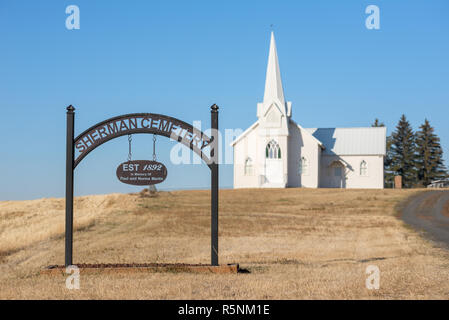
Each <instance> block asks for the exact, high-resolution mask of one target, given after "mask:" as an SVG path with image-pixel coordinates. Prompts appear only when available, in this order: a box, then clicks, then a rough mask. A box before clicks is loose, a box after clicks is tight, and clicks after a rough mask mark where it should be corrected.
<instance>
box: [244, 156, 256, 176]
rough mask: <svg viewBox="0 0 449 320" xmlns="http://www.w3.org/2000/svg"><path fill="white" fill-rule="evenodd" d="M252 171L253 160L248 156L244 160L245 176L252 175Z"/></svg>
mask: <svg viewBox="0 0 449 320" xmlns="http://www.w3.org/2000/svg"><path fill="white" fill-rule="evenodd" d="M253 172H254V171H253V160H252V159H251V158H249V157H248V158H246V161H245V176H252V175H253Z"/></svg>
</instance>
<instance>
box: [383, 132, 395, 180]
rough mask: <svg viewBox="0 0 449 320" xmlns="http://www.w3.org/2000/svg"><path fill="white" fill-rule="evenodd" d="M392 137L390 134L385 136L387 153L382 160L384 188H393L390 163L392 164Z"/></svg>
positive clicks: (392, 174)
mask: <svg viewBox="0 0 449 320" xmlns="http://www.w3.org/2000/svg"><path fill="white" fill-rule="evenodd" d="M392 141H393V138H392V137H391V136H388V137H387V142H386V143H387V148H386V149H387V150H386V151H387V153H386V156H385V160H384V168H385V179H384V180H385V187H386V188H393V187H394V176H395V173H394V172H393V171H392V168H391V164H392V158H393V155H392V152H391V144H392Z"/></svg>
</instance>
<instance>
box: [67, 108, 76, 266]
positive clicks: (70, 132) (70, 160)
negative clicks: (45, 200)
mask: <svg viewBox="0 0 449 320" xmlns="http://www.w3.org/2000/svg"><path fill="white" fill-rule="evenodd" d="M74 125H75V108H74V107H73V106H72V105H70V106H68V107H67V143H66V169H65V170H66V182H65V265H66V266H70V265H72V251H73V239H72V237H73V166H74V156H75V147H74V138H75V135H74Z"/></svg>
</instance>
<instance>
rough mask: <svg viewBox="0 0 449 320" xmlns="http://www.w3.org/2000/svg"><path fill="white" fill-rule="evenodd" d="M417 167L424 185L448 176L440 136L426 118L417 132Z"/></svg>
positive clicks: (421, 182) (419, 177)
mask: <svg viewBox="0 0 449 320" xmlns="http://www.w3.org/2000/svg"><path fill="white" fill-rule="evenodd" d="M416 153H417V154H416V169H417V174H418V180H419V182H420V184H421V185H422V186H427V185H429V184H430V183H431V182H432V181H434V180H438V179H444V178H446V177H447V171H446V168H445V166H444V164H443V149H442V148H441V145H440V138H439V137H438V136H437V135H436V134H435V133H434V128H433V127H432V126H431V125H430V123H429V121H428V120H427V119H426V120H425V121H424V123H423V124H422V125H421V127H420V130H419V131H418V132H417V133H416Z"/></svg>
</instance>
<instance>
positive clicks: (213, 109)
mask: <svg viewBox="0 0 449 320" xmlns="http://www.w3.org/2000/svg"><path fill="white" fill-rule="evenodd" d="M218 109H219V108H218V106H217V105H216V104H215V103H214V104H213V105H212V106H211V107H210V110H211V112H218Z"/></svg>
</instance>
